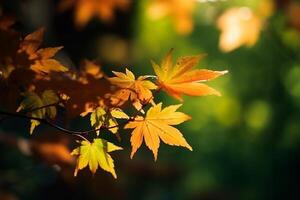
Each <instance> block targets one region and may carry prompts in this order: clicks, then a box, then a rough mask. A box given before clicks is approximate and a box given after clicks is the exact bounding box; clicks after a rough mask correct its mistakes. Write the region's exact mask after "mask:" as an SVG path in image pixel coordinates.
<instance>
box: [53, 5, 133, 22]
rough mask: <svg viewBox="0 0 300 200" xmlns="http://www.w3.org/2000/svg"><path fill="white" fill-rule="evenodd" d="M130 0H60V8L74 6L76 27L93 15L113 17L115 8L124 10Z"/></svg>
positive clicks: (105, 18)
mask: <svg viewBox="0 0 300 200" xmlns="http://www.w3.org/2000/svg"><path fill="white" fill-rule="evenodd" d="M129 3H130V0H109V1H108V0H62V1H61V3H60V5H59V7H60V10H66V9H68V8H69V7H72V6H75V23H76V25H77V26H78V27H83V26H85V25H86V24H87V23H88V22H89V21H90V20H91V19H92V18H93V17H94V16H97V17H98V18H100V19H101V20H103V21H111V20H112V19H113V18H114V11H115V9H120V10H125V9H127V8H128V6H129Z"/></svg>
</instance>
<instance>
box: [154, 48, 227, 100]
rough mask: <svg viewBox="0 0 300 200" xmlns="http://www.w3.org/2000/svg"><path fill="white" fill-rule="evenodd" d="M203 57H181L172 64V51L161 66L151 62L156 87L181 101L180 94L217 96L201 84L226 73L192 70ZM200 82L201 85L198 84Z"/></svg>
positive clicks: (217, 93)
mask: <svg viewBox="0 0 300 200" xmlns="http://www.w3.org/2000/svg"><path fill="white" fill-rule="evenodd" d="M203 56H204V55H197V56H186V57H181V58H179V59H178V60H177V61H176V65H173V63H172V50H170V51H169V53H168V54H167V55H166V56H165V58H164V59H163V60H162V62H161V66H159V65H157V64H156V63H155V62H153V61H151V63H152V67H153V69H154V71H155V74H156V75H157V78H158V85H159V86H160V88H161V89H163V90H165V91H166V92H167V93H168V94H169V95H171V96H172V97H174V98H176V99H179V100H181V101H182V98H181V96H182V94H185V95H189V96H203V95H218V96H220V93H219V92H218V91H216V90H215V89H213V88H211V87H209V86H207V85H206V84H204V83H202V82H206V81H208V80H212V79H214V78H217V77H218V76H220V75H224V74H225V73H227V71H212V70H207V69H195V70H192V68H193V67H194V66H195V65H196V64H197V63H198V62H199V61H200V59H201V58H203ZM200 82H201V83H200Z"/></svg>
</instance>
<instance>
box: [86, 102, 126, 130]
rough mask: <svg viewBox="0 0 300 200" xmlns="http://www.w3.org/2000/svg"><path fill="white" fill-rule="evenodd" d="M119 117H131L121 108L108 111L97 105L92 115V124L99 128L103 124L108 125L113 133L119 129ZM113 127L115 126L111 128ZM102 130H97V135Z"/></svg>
mask: <svg viewBox="0 0 300 200" xmlns="http://www.w3.org/2000/svg"><path fill="white" fill-rule="evenodd" d="M116 118H117V119H129V116H128V115H127V114H126V113H124V112H123V111H122V110H121V109H119V108H113V109H110V110H108V111H106V110H104V108H101V107H97V108H96V109H95V110H94V111H93V112H92V113H91V116H90V121H91V126H92V127H94V128H95V129H99V128H101V127H102V126H106V127H107V128H108V130H109V131H111V132H112V133H114V134H115V133H117V131H118V127H117V125H118V123H117V120H116ZM110 127H113V128H110ZM99 133H100V131H99V130H97V135H99Z"/></svg>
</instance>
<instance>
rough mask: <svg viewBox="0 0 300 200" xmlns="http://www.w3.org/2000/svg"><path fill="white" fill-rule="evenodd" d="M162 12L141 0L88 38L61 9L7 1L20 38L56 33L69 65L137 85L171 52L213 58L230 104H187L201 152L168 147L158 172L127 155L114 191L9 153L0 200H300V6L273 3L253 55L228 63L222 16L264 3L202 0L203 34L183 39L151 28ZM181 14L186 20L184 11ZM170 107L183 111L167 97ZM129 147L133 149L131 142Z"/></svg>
mask: <svg viewBox="0 0 300 200" xmlns="http://www.w3.org/2000/svg"><path fill="white" fill-rule="evenodd" d="M165 1H167V0H165ZM153 2H154V1H152V0H139V1H135V0H132V3H131V6H130V9H129V11H128V12H127V13H123V12H122V13H116V16H115V21H114V22H112V23H110V24H107V23H103V22H101V21H99V20H96V19H93V20H92V21H91V22H89V23H88V24H86V26H85V28H84V29H82V30H77V29H76V28H75V27H74V24H73V18H72V17H73V16H72V13H70V12H69V11H67V12H64V13H59V12H57V11H56V8H57V5H58V1H53V2H52V1H46V0H43V1H41V0H27V1H17V0H9V1H5V0H4V1H2V4H3V5H2V7H1V8H2V9H1V10H2V11H3V12H8V13H15V15H16V18H17V19H20V23H19V24H18V25H17V26H18V28H19V29H20V30H22V31H24V32H26V33H27V32H29V30H33V29H34V28H37V27H38V26H40V25H44V26H46V28H47V29H48V30H49V35H48V36H47V41H46V42H49V43H54V44H56V43H59V44H63V45H64V46H65V49H64V50H63V53H62V55H61V57H62V58H63V60H64V62H65V63H71V64H73V62H74V63H76V64H77V63H78V62H79V58H92V59H96V60H99V61H100V62H101V63H102V64H103V69H104V70H107V71H109V70H111V69H120V68H122V69H124V68H125V67H128V66H130V68H131V69H132V70H133V71H135V72H137V73H138V74H139V73H141V74H142V73H149V74H150V72H151V70H152V69H151V66H150V62H149V60H150V58H153V59H154V60H155V61H159V60H160V59H161V57H162V55H164V54H165V52H166V51H167V50H168V49H170V48H172V47H173V48H175V50H176V51H175V52H174V53H175V56H174V57H177V56H179V55H191V54H198V53H207V54H208V55H207V57H206V58H205V59H204V60H203V61H202V62H201V63H200V65H199V66H198V67H199V68H202V67H205V68H208V69H217V70H224V69H228V70H229V74H228V75H227V76H226V77H224V78H222V79H219V80H216V81H213V82H212V84H211V85H212V86H215V87H217V88H219V89H220V91H221V93H222V94H223V96H222V97H206V98H193V99H192V98H188V97H186V98H185V99H184V101H185V105H184V106H183V107H182V110H183V111H184V112H187V113H190V114H191V116H193V120H192V121H189V122H187V123H186V124H185V125H184V126H181V127H180V128H181V130H182V132H183V133H185V138H186V139H187V141H189V143H190V144H191V146H192V147H193V152H188V151H183V150H182V149H174V148H169V147H167V146H166V145H162V147H161V148H162V149H166V150H161V151H160V152H161V153H160V158H159V159H158V161H156V162H155V163H154V162H153V161H152V158H151V154H150V152H149V151H145V149H146V148H142V149H141V150H140V152H139V154H137V155H136V156H135V158H134V159H133V160H132V161H130V162H128V161H127V160H128V155H129V152H126V151H124V152H121V153H119V154H116V155H117V156H116V160H118V161H119V167H118V168H117V169H116V170H117V171H118V174H119V179H118V180H117V181H114V180H112V178H111V177H110V176H109V175H106V174H104V175H103V174H102V173H101V174H100V173H99V174H96V175H95V176H94V177H91V176H90V175H89V174H88V173H85V174H83V175H82V176H79V177H78V178H76V179H73V178H71V176H72V169H71V170H62V169H64V168H60V167H59V168H58V167H54V168H53V167H49V165H45V164H43V163H41V162H37V161H36V160H35V159H33V158H32V157H28V156H24V155H23V153H21V152H20V151H19V150H18V149H16V148H13V147H11V146H8V145H2V144H1V146H0V150H1V152H2V153H1V156H0V199H2V198H4V195H5V196H7V195H8V194H9V195H10V196H12V197H11V198H10V199H13V198H15V199H54V198H55V199H67V198H69V199H102V198H103V199H146V200H147V199H204V200H205V199H212V200H223V199H224V200H225V199H238V200H248V199H249V200H250V199H251V200H252V199H255V200H256V199H258V200H259V199H298V198H299V192H298V191H299V185H300V171H299V169H300V103H299V102H300V28H299V27H300V26H299V24H300V22H299V21H300V18H299V13H300V11H299V10H300V9H299V5H300V3H299V1H293V0H290V1H281V0H276V1H275V0H274V1H270V2H269V3H271V4H272V5H273V9H271V10H272V11H270V13H268V14H265V15H260V14H257V17H258V19H259V20H261V21H262V22H261V23H262V24H261V26H260V27H259V28H258V27H254V28H252V27H251V28H250V29H255V31H256V32H258V33H257V34H258V35H257V38H256V39H255V42H253V43H251V45H250V46H251V47H247V46H244V44H243V43H240V44H239V45H238V47H236V48H235V49H232V50H231V51H229V52H226V53H225V52H223V51H222V50H221V49H220V48H219V42H220V35H221V34H222V32H221V30H220V29H219V28H218V26H217V21H218V19H219V17H220V16H222V14H224V12H226V10H228V9H231V8H234V7H236V8H246V10H248V11H251V12H253V13H259V12H260V11H261V10H260V5H261V4H262V2H263V1H261V0H246V1H245V0H234V1H223V0H222V1H221V0H220V1H217V0H216V1H209V0H207V1H201V0H198V1H196V0H195V2H193V9H192V10H193V11H192V13H189V14H188V15H190V16H191V19H189V20H191V22H190V23H192V24H193V29H192V31H187V32H185V31H184V33H185V34H181V32H177V31H176V28H175V27H174V24H173V23H174V20H175V22H176V20H177V19H174V15H165V14H164V16H162V17H160V18H153V17H151V15H149V12H151V11H149V8H150V5H153ZM49 5H51V6H49ZM169 5H172V4H169ZM172 9H174V8H172ZM175 9H178V12H179V10H180V9H181V7H176V8H175ZM248 11H247V12H248ZM264 11H265V10H264ZM176 16H177V15H176ZM245 23H247V22H245ZM228 26H230V23H229V25H228ZM227 28H229V29H230V28H231V27H227ZM242 30H243V31H244V32H246V33H248V31H249V30H248V31H247V30H245V28H243V29H242ZM118 45H119V46H118ZM103 46H104V47H107V48H108V49H107V50H106V49H105V48H103ZM120 63H123V64H125V65H121V64H120ZM108 69H109V70H108ZM1 98H4V97H1ZM160 98H161V99H165V100H166V101H168V103H178V101H176V100H173V99H171V98H169V97H167V96H160ZM13 123H18V126H17V127H16V126H14V124H13ZM74 124H75V125H74V127H80V126H82V124H84V123H83V122H82V120H78V121H75V122H74ZM24 127H25V125H24V123H22V122H19V121H17V120H15V121H14V122H10V123H3V124H1V129H0V130H1V132H4V131H6V130H11V129H12V128H14V129H13V130H15V132H16V133H18V136H20V137H28V136H27V135H26V134H25V133H24V132H22V130H24V129H25V128H24ZM122 134H125V135H126V134H127V135H128V136H129V133H128V132H124V133H122ZM36 137H37V136H34V137H33V138H34V139H36ZM122 145H124V146H129V142H128V139H127V140H126V139H125V140H124V141H123V142H122ZM57 170H58V171H59V172H58V171H57ZM66 174H69V175H66ZM6 199H9V198H6Z"/></svg>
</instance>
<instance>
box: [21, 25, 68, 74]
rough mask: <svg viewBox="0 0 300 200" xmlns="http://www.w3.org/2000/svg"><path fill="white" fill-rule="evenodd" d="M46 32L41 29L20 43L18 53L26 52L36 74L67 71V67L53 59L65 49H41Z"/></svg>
mask: <svg viewBox="0 0 300 200" xmlns="http://www.w3.org/2000/svg"><path fill="white" fill-rule="evenodd" d="M44 31H45V30H44V28H40V29H38V30H37V31H35V32H33V33H31V34H29V35H27V36H26V37H25V38H24V40H23V41H22V42H21V43H20V47H19V50H18V53H23V52H25V53H26V54H27V55H28V59H29V60H30V61H31V62H32V64H31V65H30V68H31V69H32V70H34V71H36V72H45V73H48V72H50V71H62V72H64V71H67V70H68V69H67V68H66V67H65V66H63V65H62V64H61V63H60V62H58V61H57V60H55V59H53V58H52V57H53V56H55V54H56V53H57V52H58V51H59V50H61V49H62V48H63V47H49V48H42V49H39V47H40V46H41V43H42V40H43V36H44Z"/></svg>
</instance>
